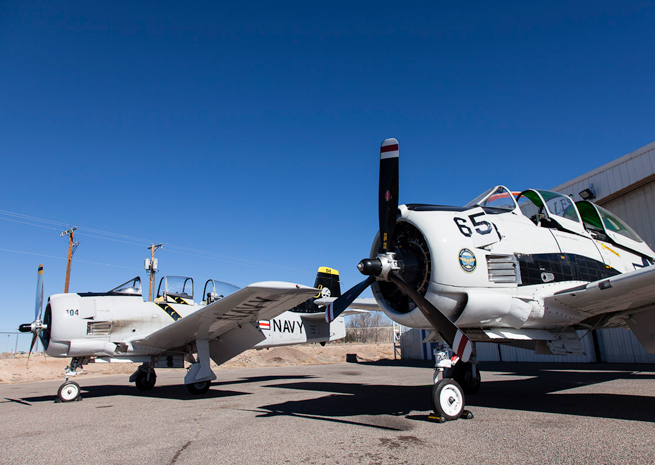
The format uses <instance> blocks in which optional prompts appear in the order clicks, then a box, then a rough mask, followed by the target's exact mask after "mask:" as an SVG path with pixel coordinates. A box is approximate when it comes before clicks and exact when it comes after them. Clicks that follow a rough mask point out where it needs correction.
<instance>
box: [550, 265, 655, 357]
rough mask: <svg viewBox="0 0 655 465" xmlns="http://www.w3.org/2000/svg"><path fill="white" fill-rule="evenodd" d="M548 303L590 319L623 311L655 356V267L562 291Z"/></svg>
mask: <svg viewBox="0 0 655 465" xmlns="http://www.w3.org/2000/svg"><path fill="white" fill-rule="evenodd" d="M545 303H546V305H549V304H551V305H561V306H565V307H569V308H574V309H576V310H578V311H580V312H582V313H585V314H587V315H589V316H595V315H602V314H605V313H614V312H621V313H622V314H623V315H625V318H626V323H627V324H628V326H629V327H630V329H631V330H632V332H633V333H634V334H635V336H636V337H637V339H639V342H641V344H642V345H643V346H644V347H645V348H646V350H647V351H648V352H649V353H655V266H649V267H646V268H641V269H639V270H635V271H630V272H628V273H624V274H620V275H617V276H613V277H611V278H607V279H601V280H599V281H594V282H592V283H589V284H586V285H583V286H579V287H575V288H572V289H567V290H564V291H560V292H558V293H556V294H555V295H553V296H551V297H548V298H547V299H545Z"/></svg>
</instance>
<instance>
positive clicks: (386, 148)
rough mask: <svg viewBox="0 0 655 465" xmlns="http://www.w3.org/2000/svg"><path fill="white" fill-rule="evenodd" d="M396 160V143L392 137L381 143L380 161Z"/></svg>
mask: <svg viewBox="0 0 655 465" xmlns="http://www.w3.org/2000/svg"><path fill="white" fill-rule="evenodd" d="M387 158H398V141H397V140H396V139H394V138H393V137H392V138H391V139H387V140H385V141H384V142H382V146H381V147H380V160H385V159H387Z"/></svg>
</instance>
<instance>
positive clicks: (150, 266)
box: [145, 244, 164, 302]
mask: <svg viewBox="0 0 655 465" xmlns="http://www.w3.org/2000/svg"><path fill="white" fill-rule="evenodd" d="M163 248H164V245H163V244H157V245H155V244H152V245H151V246H150V247H148V249H150V258H146V262H145V268H146V273H148V274H149V275H150V291H149V292H148V301H149V302H152V282H153V281H154V280H155V273H157V263H158V260H157V259H156V258H155V250H157V249H163Z"/></svg>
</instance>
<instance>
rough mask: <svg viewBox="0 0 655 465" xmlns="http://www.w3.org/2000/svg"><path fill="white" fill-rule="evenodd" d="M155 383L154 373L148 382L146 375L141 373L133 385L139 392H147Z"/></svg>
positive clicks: (143, 372)
mask: <svg viewBox="0 0 655 465" xmlns="http://www.w3.org/2000/svg"><path fill="white" fill-rule="evenodd" d="M156 382H157V375H156V374H155V373H154V372H153V373H151V374H150V380H149V381H148V374H147V373H146V372H145V371H142V372H140V373H139V374H138V375H137V377H136V380H135V381H134V385H135V386H136V388H137V389H138V390H139V391H149V390H151V389H152V388H153V387H155V383H156Z"/></svg>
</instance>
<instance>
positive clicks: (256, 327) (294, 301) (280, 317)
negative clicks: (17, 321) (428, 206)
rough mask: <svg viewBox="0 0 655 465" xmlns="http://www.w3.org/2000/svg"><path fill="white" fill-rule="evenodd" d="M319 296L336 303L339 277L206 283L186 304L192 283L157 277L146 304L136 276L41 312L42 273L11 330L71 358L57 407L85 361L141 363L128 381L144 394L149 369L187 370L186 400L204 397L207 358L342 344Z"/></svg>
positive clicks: (150, 379)
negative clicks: (32, 302)
mask: <svg viewBox="0 0 655 465" xmlns="http://www.w3.org/2000/svg"><path fill="white" fill-rule="evenodd" d="M321 295H323V296H330V295H335V296H338V295H340V289H339V272H338V271H336V270H333V269H330V268H326V267H321V268H319V270H318V273H317V275H316V282H315V287H314V288H311V287H307V286H302V285H298V284H291V283H284V282H261V283H255V284H250V285H249V286H246V287H245V288H243V289H239V288H238V287H236V286H233V285H231V284H227V283H224V282H220V281H216V280H212V279H210V280H208V281H207V282H206V283H205V286H204V289H203V293H202V298H203V299H204V301H203V302H201V303H200V304H197V303H196V302H194V300H193V298H194V284H193V279H192V278H187V277H181V276H165V277H163V278H161V280H160V284H159V290H158V292H157V298H156V299H155V301H154V302H144V301H143V298H142V295H141V280H140V278H139V277H136V278H134V279H132V280H130V281H128V282H126V283H124V284H122V285H120V286H118V287H116V288H114V289H112V290H110V291H108V292H101V293H94V292H87V293H68V294H55V295H52V296H50V298H49V299H48V302H47V305H46V307H45V312H44V311H43V266H42V265H41V266H39V274H38V283H37V299H36V308H35V320H34V322H33V323H31V324H24V325H21V326H20V328H19V329H20V331H23V332H32V333H33V334H34V336H33V338H32V344H31V346H30V353H31V351H32V349H33V347H34V344H35V342H36V338H37V337H39V338H40V339H41V341H42V343H43V346H44V347H45V349H46V353H47V354H48V355H50V356H53V357H71V363H70V365H69V366H68V367H66V382H65V383H64V384H62V386H61V387H60V388H59V391H58V393H57V396H58V398H59V400H61V401H64V402H67V401H72V400H76V399H77V398H78V397H79V395H80V387H79V385H78V384H77V383H75V382H73V381H69V379H68V378H69V377H70V376H74V375H75V373H76V372H77V369H78V368H79V367H81V366H82V365H85V364H87V363H89V362H95V363H102V362H105V363H106V362H136V363H141V365H140V366H139V368H138V369H137V371H136V372H135V373H134V374H132V376H130V382H134V383H135V384H136V387H137V388H138V389H140V390H143V391H146V390H149V389H152V388H153V386H154V385H155V382H156V379H157V375H156V373H155V368H183V367H184V366H185V362H187V363H190V364H191V365H190V366H189V369H188V372H187V374H186V376H185V377H184V383H185V385H186V387H187V388H188V390H189V391H190V392H191V393H193V394H203V393H205V392H207V390H208V389H209V387H210V384H211V381H212V380H214V379H216V375H215V374H214V373H213V371H212V370H211V368H210V359H211V360H213V361H214V362H215V363H216V364H218V365H220V364H221V363H224V362H226V361H227V360H229V359H231V358H233V357H234V356H236V355H238V354H239V353H241V352H243V351H245V350H247V349H250V348H252V347H253V346H256V347H258V348H264V347H274V346H282V345H291V344H301V343H306V342H321V343H323V344H324V343H325V342H327V341H332V340H337V339H339V338H342V337H344V336H345V333H346V330H345V323H344V321H343V318H341V319H339V320H337V321H334V322H332V323H327V322H326V321H325V320H326V319H325V315H324V312H323V311H322V310H320V309H318V307H316V306H315V305H314V304H313V299H314V298H316V297H319V296H321ZM308 299H309V300H308Z"/></svg>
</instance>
